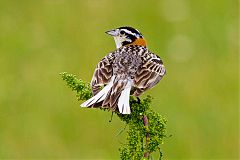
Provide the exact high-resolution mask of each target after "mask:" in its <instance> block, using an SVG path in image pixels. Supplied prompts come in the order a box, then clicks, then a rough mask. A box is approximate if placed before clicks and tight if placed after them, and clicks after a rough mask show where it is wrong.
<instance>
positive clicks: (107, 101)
mask: <svg viewBox="0 0 240 160" xmlns="http://www.w3.org/2000/svg"><path fill="white" fill-rule="evenodd" d="M106 33H107V34H109V35H111V36H113V38H114V40H115V43H116V46H117V49H116V50H115V51H113V52H111V53H109V54H108V55H106V56H105V57H104V58H103V59H102V60H101V61H100V62H99V63H98V65H97V68H96V69H95V71H94V74H93V78H92V81H91V88H92V93H93V95H94V96H93V97H92V98H90V99H89V100H87V101H86V102H84V103H83V104H81V107H92V108H96V107H103V108H108V109H110V110H112V111H117V112H119V113H121V114H130V113H131V108H130V105H129V96H130V94H132V95H133V96H136V97H138V96H140V95H141V94H142V93H143V92H145V91H146V90H148V89H150V88H152V87H153V86H155V85H156V84H157V83H158V82H159V81H160V80H161V79H162V77H163V76H164V75H165V73H166V70H165V67H164V65H163V61H162V60H161V59H160V57H159V56H157V55H156V54H154V53H152V52H150V51H149V50H148V48H147V44H146V40H145V39H144V38H143V35H142V34H141V33H140V32H139V31H138V30H137V29H134V28H132V27H120V28H117V29H113V30H110V31H107V32H106Z"/></svg>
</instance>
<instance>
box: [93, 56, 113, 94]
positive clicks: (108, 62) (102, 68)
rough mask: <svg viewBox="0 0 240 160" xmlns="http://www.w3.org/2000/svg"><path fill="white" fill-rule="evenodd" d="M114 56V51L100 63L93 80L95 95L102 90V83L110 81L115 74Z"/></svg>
mask: <svg viewBox="0 0 240 160" xmlns="http://www.w3.org/2000/svg"><path fill="white" fill-rule="evenodd" d="M114 58H115V57H114V53H110V54H108V55H107V56H105V57H104V58H103V59H102V60H101V61H100V62H99V63H98V65H97V67H96V69H95V71H94V74H93V77H92V81H91V88H92V93H93V95H96V94H97V93H98V92H99V91H100V90H101V86H102V85H105V84H107V83H108V82H109V81H110V79H111V77H112V75H113V69H112V63H113V60H114Z"/></svg>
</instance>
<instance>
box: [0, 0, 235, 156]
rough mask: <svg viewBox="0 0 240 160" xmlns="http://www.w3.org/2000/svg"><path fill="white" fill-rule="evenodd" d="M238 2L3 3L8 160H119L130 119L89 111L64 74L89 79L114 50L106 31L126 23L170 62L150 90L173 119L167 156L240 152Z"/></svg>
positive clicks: (0, 47)
mask: <svg viewBox="0 0 240 160" xmlns="http://www.w3.org/2000/svg"><path fill="white" fill-rule="evenodd" d="M237 7H238V4H237V1H235V0H229V1H227V0H219V1H212V0H202V1H191V0H158V1H157V0H156V1H151V0H149V1H137V0H132V1H128V0H121V1H111V0H85V1H83V0H82V1H80V0H78V1H77V0H76V1H74V0H69V1H67V0H41V1H34V0H32V1H30V0H21V1H17V0H9V1H7V0H1V1H0V73H1V76H0V159H9V158H13V159H26V158H28V159H35V158H42V159H49V158H50V159H65V158H66V159H119V152H118V147H119V146H120V144H121V143H124V138H125V134H124V133H123V134H121V135H119V136H118V132H119V131H120V130H121V129H122V128H124V126H125V125H124V124H123V123H122V122H120V120H119V119H118V118H117V117H113V121H112V123H109V122H108V120H109V119H110V117H111V113H110V112H103V111H100V110H94V109H84V108H80V107H79V104H80V103H81V102H78V101H77V100H76V97H75V94H74V93H73V92H72V91H71V90H70V89H69V88H67V86H66V85H65V82H63V81H62V80H61V77H60V76H59V73H60V72H63V71H67V72H69V73H73V74H76V75H77V76H78V77H79V78H82V79H84V80H86V81H90V80H91V76H92V74H93V71H94V68H95V66H96V64H97V63H98V61H99V60H100V59H101V58H102V57H104V56H105V55H106V54H107V53H109V52H110V51H112V50H114V49H115V44H114V41H113V39H112V38H111V37H110V36H107V35H106V34H105V33H104V32H105V31H106V30H109V29H113V28H116V27H120V26H133V27H135V28H137V29H139V30H140V31H141V32H142V33H143V35H144V36H145V38H146V39H147V41H148V47H149V49H150V50H151V51H153V52H155V53H157V54H158V55H159V56H160V57H161V58H162V59H163V61H164V64H165V66H166V68H167V75H166V77H164V79H163V80H162V81H161V82H160V83H159V85H157V86H156V87H155V88H154V89H152V90H150V91H148V92H147V93H145V95H144V96H146V95H147V94H151V95H152V96H153V97H155V99H154V101H153V108H154V110H155V111H157V112H159V113H161V114H162V115H163V116H165V117H166V118H167V119H168V127H167V130H168V134H169V135H172V137H170V138H167V139H166V140H165V143H164V144H163V145H162V151H163V153H164V157H165V159H237V158H239V156H238V152H239V123H238V122H239V108H238V107H239V101H238V99H239V86H238V85H239V84H238V81H239V70H238V67H239V62H238V60H239V59H238V58H239V55H238V51H239V50H238V47H239V46H238V45H239V39H238V34H239V33H238V32H237V29H238V28H237V22H238V20H239V17H237V15H238V13H237V9H238V8H237ZM156 157H157V156H156Z"/></svg>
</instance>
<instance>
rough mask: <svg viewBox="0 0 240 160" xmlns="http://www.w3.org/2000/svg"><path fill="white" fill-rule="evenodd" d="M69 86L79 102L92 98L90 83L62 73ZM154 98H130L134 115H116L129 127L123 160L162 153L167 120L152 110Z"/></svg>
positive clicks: (135, 159) (122, 149) (122, 151)
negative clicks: (161, 147)
mask: <svg viewBox="0 0 240 160" xmlns="http://www.w3.org/2000/svg"><path fill="white" fill-rule="evenodd" d="M60 75H61V76H62V79H63V80H64V81H66V82H67V85H68V86H69V87H70V88H71V89H72V90H73V91H75V92H76V93H77V98H78V100H87V99H89V98H90V97H91V96H92V93H91V88H90V85H89V83H87V82H83V81H82V80H80V79H77V78H76V76H75V75H72V74H68V73H66V72H63V73H60ZM151 100H152V98H151V97H150V96H147V97H146V98H144V99H143V100H135V99H134V98H133V97H131V98H130V105H131V111H132V113H131V114H130V115H123V114H120V113H117V112H115V114H116V115H117V116H118V117H119V118H120V119H121V120H122V121H124V122H125V123H126V124H127V126H128V131H127V140H126V143H125V144H124V145H122V146H121V147H120V149H119V151H120V158H121V159H122V160H129V159H132V160H140V159H149V157H146V156H145V157H144V154H145V153H149V154H151V153H152V152H155V151H160V145H161V144H162V143H163V138H164V137H165V136H166V122H167V121H166V119H165V118H163V117H162V116H161V115H160V114H159V113H156V112H154V111H153V110H151V109H150V104H151ZM144 116H146V117H147V118H148V125H146V124H144ZM161 157H162V153H161V151H160V159H161Z"/></svg>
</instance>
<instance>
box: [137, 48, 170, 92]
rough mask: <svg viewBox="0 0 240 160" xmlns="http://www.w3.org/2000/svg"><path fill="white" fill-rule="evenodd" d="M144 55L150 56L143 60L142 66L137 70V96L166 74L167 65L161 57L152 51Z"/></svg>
mask: <svg viewBox="0 0 240 160" xmlns="http://www.w3.org/2000/svg"><path fill="white" fill-rule="evenodd" d="M142 56H143V57H144V56H145V57H148V58H146V59H145V60H143V64H142V66H141V67H140V68H138V70H137V72H136V76H135V78H134V85H135V87H136V88H137V89H136V91H135V92H134V95H135V96H139V95H141V94H142V93H143V92H144V91H146V90H147V89H150V88H152V87H153V86H155V85H156V84H157V83H158V82H159V81H160V80H161V79H162V77H163V76H164V75H165V74H166V70H165V67H164V65H163V62H162V60H161V59H160V57H158V56H157V55H155V54H154V53H151V52H148V53H144V54H143V55H142ZM149 57H150V58H149Z"/></svg>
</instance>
